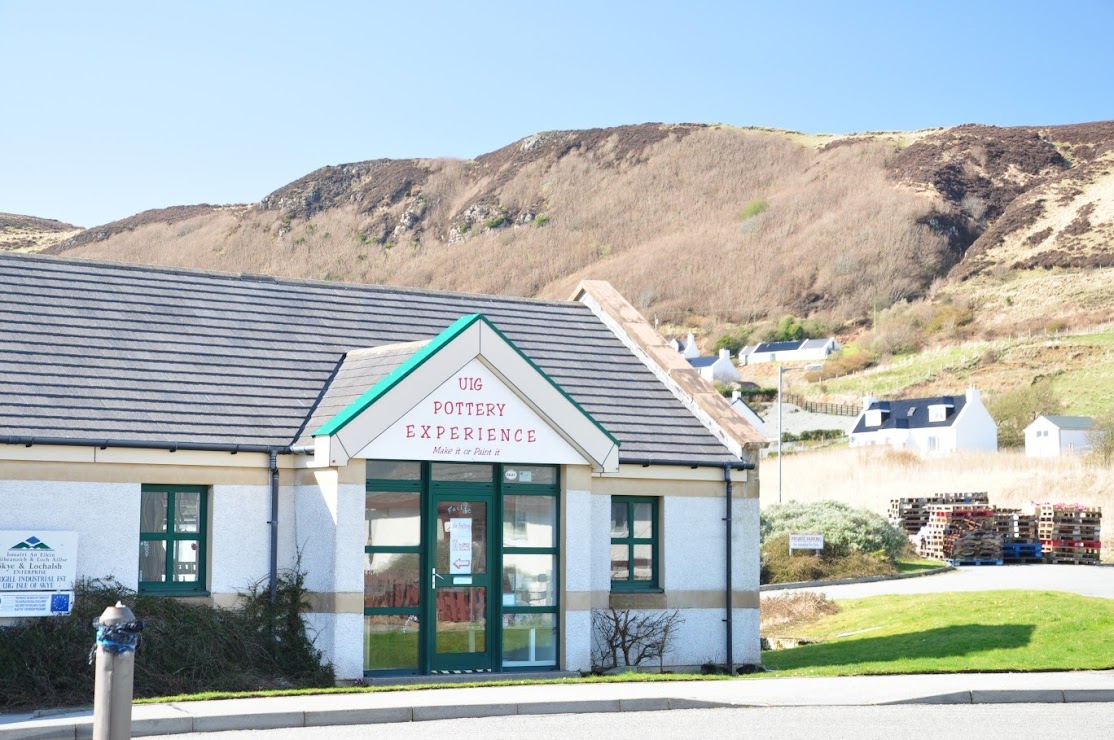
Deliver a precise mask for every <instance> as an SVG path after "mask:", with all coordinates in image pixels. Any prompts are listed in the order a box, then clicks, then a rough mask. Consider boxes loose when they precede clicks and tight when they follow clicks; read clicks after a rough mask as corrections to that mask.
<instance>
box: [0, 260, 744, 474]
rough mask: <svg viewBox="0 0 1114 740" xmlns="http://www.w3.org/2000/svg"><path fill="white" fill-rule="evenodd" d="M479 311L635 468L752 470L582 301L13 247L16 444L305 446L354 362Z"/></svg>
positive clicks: (6, 388)
mask: <svg viewBox="0 0 1114 740" xmlns="http://www.w3.org/2000/svg"><path fill="white" fill-rule="evenodd" d="M475 313H482V314H484V316H486V317H487V318H488V319H490V320H491V321H492V322H493V323H494V324H495V325H497V326H498V327H499V329H500V330H501V331H502V332H503V333H505V334H506V336H507V337H508V338H509V339H510V340H511V341H512V342H513V343H514V345H515V346H516V347H518V348H519V349H520V350H521V351H522V352H523V353H524V354H525V355H526V356H527V357H528V358H529V359H530V360H531V361H533V362H534V363H535V364H536V365H537V366H538V367H539V368H540V369H541V370H543V371H544V372H545V374H546V375H547V376H549V377H550V378H552V379H553V381H554V382H555V383H557V384H558V385H559V386H560V387H561V389H563V390H564V391H565V392H567V393H568V394H569V396H570V397H572V398H573V399H574V400H575V401H576V402H577V403H578V404H579V405H580V406H581V407H583V408H584V410H585V411H586V412H587V413H589V414H591V416H592V417H593V418H594V419H596V420H597V421H598V422H599V423H600V424H601V425H602V426H603V427H604V428H606V429H607V430H608V431H610V432H611V433H612V434H614V436H615V437H616V438H617V439H619V441H620V442H621V458H620V459H622V457H631V458H632V459H634V458H645V457H654V458H668V459H680V460H693V461H698V462H705V463H717V464H718V463H722V462H727V461H737V460H738V458H737V457H736V456H734V455H732V454H731V452H730V451H729V450H728V448H727V447H725V446H724V444H723V443H722V442H721V441H720V440H719V439H717V438H716V436H714V435H713V434H712V433H711V432H710V431H709V430H708V429H707V428H706V427H705V425H704V424H703V423H701V421H700V420H699V419H697V418H696V417H695V416H694V415H693V414H692V413H690V412H689V411H688V410H687V409H686V407H685V406H684V404H682V403H681V401H680V400H678V398H677V397H676V396H675V395H674V394H673V393H672V392H671V391H670V390H669V389H668V388H666V387H665V385H664V384H663V383H662V382H661V381H660V380H659V379H658V378H657V377H656V376H655V374H654V373H653V372H651V370H650V369H649V368H648V367H647V366H646V365H645V364H643V362H642V361H641V360H640V359H639V358H638V357H636V356H635V355H634V354H632V353H631V352H630V351H629V350H628V349H627V347H626V346H624V344H623V343H622V342H621V341H620V339H619V337H618V336H617V335H616V334H615V333H613V332H612V330H611V329H609V328H608V326H607V325H605V323H604V322H603V321H602V320H601V319H600V318H598V317H597V316H596V315H595V314H594V313H592V311H591V310H590V309H589V308H588V307H587V306H585V305H584V304H582V303H578V302H575V301H541V300H531V299H524V298H509V297H497V296H486V295H465V294H458V293H445V292H436V291H427V290H414V289H406V288H395V287H383V286H373V285H350V284H343V283H335V282H320V281H299V280H284V279H276V278H269V277H259V276H249V275H237V274H227V273H212V272H201V271H196V270H181V269H171V268H154V267H143V266H136V265H117V264H109V263H98V262H90V261H83V260H70V259H62V258H57V257H44V256H39V255H16V254H0V327H2V331H0V380H2V381H3V382H2V383H0V443H2V442H4V441H5V438H8V441H11V438H12V437H19V438H28V437H37V438H54V439H58V438H75V439H86V440H94V439H95V440H100V439H111V440H118V441H128V440H131V441H141V442H158V443H163V442H166V443H207V444H222V445H224V444H227V445H236V444H242V445H265V446H276V447H282V446H286V445H290V444H292V443H294V442H295V441H297V440H299V439H302V438H303V437H304V436H305V434H306V433H307V432H312V431H313V429H312V428H308V425H309V422H310V419H311V417H315V416H317V414H316V412H315V409H316V408H319V407H322V406H323V404H326V403H334V402H338V403H339V398H338V397H336V396H329V395H327V394H326V393H325V391H326V390H327V389H329V390H331V389H333V385H332V384H331V383H330V380H331V379H333V380H334V381H336V380H341V379H342V374H341V372H340V370H341V369H342V361H344V360H345V359H346V357H347V355H348V353H356V354H357V355H358V354H359V353H360V352H363V351H365V350H367V349H368V348H375V347H381V346H383V345H397V344H403V343H408V342H428V341H429V340H431V339H433V338H434V337H435V336H437V335H438V334H439V333H440V332H441V331H442V330H444V328H445V327H446V326H448V325H449V324H451V323H452V322H454V321H456V320H457V319H459V318H460V317H461V316H464V315H467V314H475ZM574 348H575V349H574ZM354 359H355V358H354ZM366 359H367V360H368V362H372V359H371V355H370V354H369V355H368V357H367V358H366ZM380 359H382V358H380ZM349 370H351V368H350V369H349ZM387 372H389V370H388V371H387ZM334 375H336V378H334ZM344 377H348V373H347V371H346V373H345V375H344ZM337 390H338V392H339V386H338V387H337ZM363 390H366V387H365V388H364V389H363ZM353 392H354V391H353ZM362 392H363V391H362V390H361V393H362Z"/></svg>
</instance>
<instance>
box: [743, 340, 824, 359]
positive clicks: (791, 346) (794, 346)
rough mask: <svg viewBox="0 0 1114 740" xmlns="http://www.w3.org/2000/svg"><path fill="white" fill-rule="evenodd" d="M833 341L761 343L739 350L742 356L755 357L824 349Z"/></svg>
mask: <svg viewBox="0 0 1114 740" xmlns="http://www.w3.org/2000/svg"><path fill="white" fill-rule="evenodd" d="M831 341H832V339H831V338H830V337H829V338H827V339H794V340H793V341H789V342H759V343H758V344H748V345H747V346H745V347H743V348H742V349H741V350H739V354H740V355H753V354H755V353H757V352H793V351H795V350H799V349H823V348H824V347H826V346H827V345H828V342H831Z"/></svg>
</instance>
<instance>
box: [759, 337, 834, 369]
mask: <svg viewBox="0 0 1114 740" xmlns="http://www.w3.org/2000/svg"><path fill="white" fill-rule="evenodd" d="M837 351H839V342H837V341H836V340H835V337H828V338H827V339H800V340H796V341H791V342H762V343H760V344H748V345H747V346H745V347H743V349H742V350H741V351H740V352H739V364H740V365H755V364H758V363H760V362H807V361H810V360H811V361H816V360H826V359H827V358H828V355H830V354H831V353H833V352H837Z"/></svg>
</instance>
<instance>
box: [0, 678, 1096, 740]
mask: <svg viewBox="0 0 1114 740" xmlns="http://www.w3.org/2000/svg"><path fill="white" fill-rule="evenodd" d="M1016 702H1026V703H1032V702H1041V703H1048V702H1055V703H1060V702H1114V671H1080V672H1071V673H971V674H948V675H923V676H852V677H842V678H776V677H771V676H763V677H756V678H751V679H737V680H724V681H671V682H663V683H614V684H575V683H568V684H545V685H537V686H490V687H482V688H466V689H417V690H410V691H391V692H362V693H352V694H325V695H314V696H297V697H277V698H267V699H225V700H219V701H200V702H180V703H172V704H141V705H137V706H135V707H134V708H133V711H132V732H133V736H135V737H144V736H150V735H173V734H179V733H186V732H217V731H225V730H253V729H275V728H290V727H325V726H329V725H346V724H376V723H391V722H412V721H422V720H434V719H455V718H462V717H491V716H497V715H509V714H564V713H587V712H631V711H648V710H662V709H691V708H700V707H705V708H711V707H779V706H780V707H793V706H871V705H883V704H994V703H1016ZM92 721H93V718H92V711H84V712H78V713H74V714H70V715H60V716H53V717H42V718H30V717H11V716H9V717H7V718H5V717H4V716H0V738H3V740H9V739H14V738H21V739H22V738H83V737H89V736H90V734H91V731H92Z"/></svg>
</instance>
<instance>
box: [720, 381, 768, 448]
mask: <svg viewBox="0 0 1114 740" xmlns="http://www.w3.org/2000/svg"><path fill="white" fill-rule="evenodd" d="M731 407H732V408H734V409H735V411H737V412H738V414H739V416H741V417H743V418H744V419H745V420H746V422H747V423H748V424H750V425H751V426H752V427H754V429H755V431H757V432H758V433H759V434H761V435H762V436H763V437H765V438H766V439H768V440H771V441H774V442H776V441H777V430H776V429H775V430H774V432H773V437H771V436H770V432H769V431H768V430H767V429H766V422H764V421H762V417H761V416H759V415H758V412H756V411H755V410H754V409H752V408H751V407H750V404H749V403H747V402H746V401H745V400H744V399H743V394H741V393H739V391H737V390H736V391H732V393H731Z"/></svg>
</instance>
